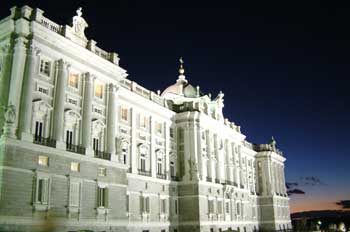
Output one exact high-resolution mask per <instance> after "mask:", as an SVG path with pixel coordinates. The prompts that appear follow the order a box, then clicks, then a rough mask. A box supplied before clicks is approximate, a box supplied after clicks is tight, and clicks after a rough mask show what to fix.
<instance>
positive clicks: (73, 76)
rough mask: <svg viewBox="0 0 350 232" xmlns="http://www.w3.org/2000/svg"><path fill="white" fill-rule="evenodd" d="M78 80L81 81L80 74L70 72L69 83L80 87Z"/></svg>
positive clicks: (74, 86)
mask: <svg viewBox="0 0 350 232" xmlns="http://www.w3.org/2000/svg"><path fill="white" fill-rule="evenodd" d="M78 82H79V74H77V73H70V74H69V78H68V85H69V86H71V87H73V88H76V89H77V88H78Z"/></svg>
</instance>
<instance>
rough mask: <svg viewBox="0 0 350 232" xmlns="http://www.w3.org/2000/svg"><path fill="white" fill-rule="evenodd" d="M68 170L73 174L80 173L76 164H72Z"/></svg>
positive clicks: (78, 165)
mask: <svg viewBox="0 0 350 232" xmlns="http://www.w3.org/2000/svg"><path fill="white" fill-rule="evenodd" d="M70 170H71V171H73V172H79V171H80V164H79V163H78V162H72V163H71V164H70Z"/></svg>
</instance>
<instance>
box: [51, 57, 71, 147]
mask: <svg viewBox="0 0 350 232" xmlns="http://www.w3.org/2000/svg"><path fill="white" fill-rule="evenodd" d="M56 65H57V73H58V75H57V78H56V89H55V99H54V101H55V107H54V115H53V138H54V139H55V140H56V147H57V148H59V149H65V144H64V139H63V135H64V105H65V99H66V98H65V92H66V85H67V78H68V75H69V69H70V64H68V63H67V62H65V61H64V60H63V59H60V60H58V61H57V63H56Z"/></svg>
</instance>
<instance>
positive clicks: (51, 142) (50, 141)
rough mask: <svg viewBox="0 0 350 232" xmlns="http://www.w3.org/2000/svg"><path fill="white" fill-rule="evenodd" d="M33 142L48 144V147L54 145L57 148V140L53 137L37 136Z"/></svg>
mask: <svg viewBox="0 0 350 232" xmlns="http://www.w3.org/2000/svg"><path fill="white" fill-rule="evenodd" d="M33 143H35V144H39V145H43V146H47V147H53V148H56V140H54V139H51V138H42V137H37V136H36V137H35V138H34V141H33Z"/></svg>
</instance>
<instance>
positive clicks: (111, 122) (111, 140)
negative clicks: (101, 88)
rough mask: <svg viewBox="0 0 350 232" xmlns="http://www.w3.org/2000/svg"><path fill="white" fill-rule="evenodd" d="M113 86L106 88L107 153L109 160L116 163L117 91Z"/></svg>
mask: <svg viewBox="0 0 350 232" xmlns="http://www.w3.org/2000/svg"><path fill="white" fill-rule="evenodd" d="M118 89H119V88H118V87H117V86H116V85H114V84H109V86H108V117H107V152H108V153H110V154H111V160H112V161H115V162H117V161H118V159H117V156H116V135H117V134H116V132H117V116H118V113H117V91H118Z"/></svg>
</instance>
